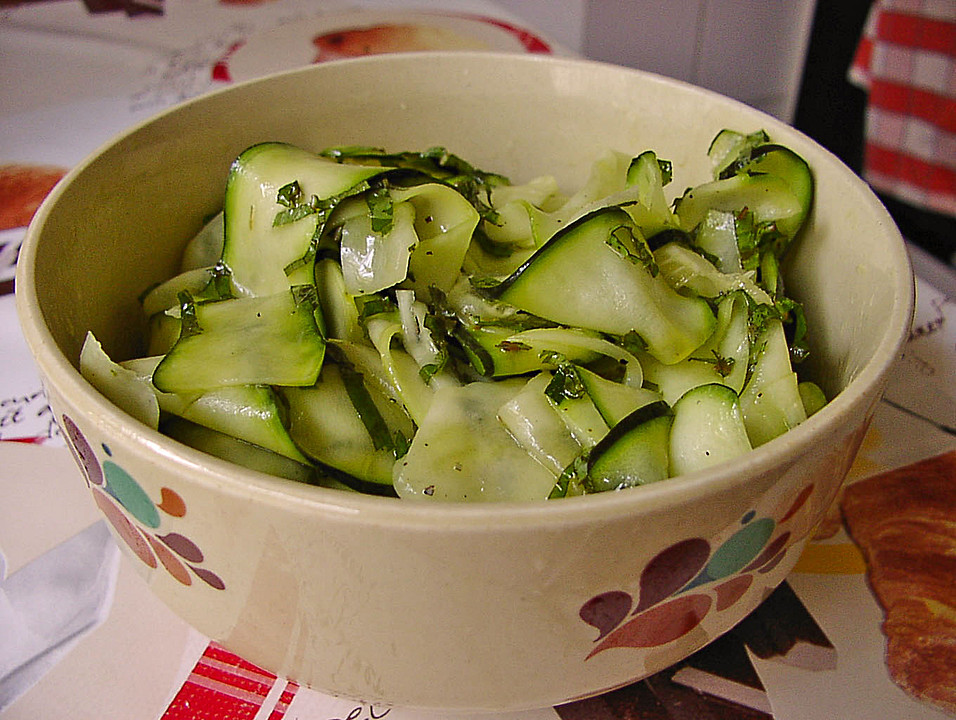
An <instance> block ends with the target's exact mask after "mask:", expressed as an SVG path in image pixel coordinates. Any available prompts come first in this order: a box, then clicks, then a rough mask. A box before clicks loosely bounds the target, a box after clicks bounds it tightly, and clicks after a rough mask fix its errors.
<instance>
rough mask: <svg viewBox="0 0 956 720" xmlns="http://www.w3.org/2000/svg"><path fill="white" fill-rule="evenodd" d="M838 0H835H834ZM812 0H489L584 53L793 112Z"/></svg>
mask: <svg viewBox="0 0 956 720" xmlns="http://www.w3.org/2000/svg"><path fill="white" fill-rule="evenodd" d="M837 1H838V0H837ZM815 3H816V0H495V4H497V5H499V6H501V7H502V8H504V9H506V10H507V11H508V12H510V13H512V14H514V15H515V17H517V18H520V19H522V20H524V21H525V22H526V24H527V25H528V26H529V27H530V28H531V29H535V30H538V31H540V32H541V33H543V34H545V35H547V36H549V37H550V38H551V39H552V40H554V41H555V42H557V43H559V44H561V45H563V46H564V47H566V48H568V49H569V50H572V51H574V52H577V53H580V54H581V55H585V56H587V57H590V58H593V59H596V60H604V61H607V62H614V63H618V64H621V65H627V66H630V67H635V68H640V69H642V70H649V71H651V72H657V73H661V74H663V75H668V76H670V77H675V78H678V79H680V80H686V81H688V82H691V83H694V84H696V85H702V86H704V87H707V88H710V89H712V90H716V91H718V92H720V93H723V94H725V95H729V96H731V97H734V98H737V99H738V100H742V101H744V102H746V103H748V104H750V105H753V106H755V107H757V108H760V109H761V110H764V111H766V112H769V113H771V114H772V115H775V116H777V117H779V118H781V119H782V120H784V121H786V122H790V121H792V119H793V113H794V109H795V107H796V101H797V94H798V92H799V88H800V78H801V76H802V72H803V62H804V57H805V55H806V48H807V42H808V40H809V34H810V27H811V24H812V20H813V12H814V8H815Z"/></svg>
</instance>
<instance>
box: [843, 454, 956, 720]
mask: <svg viewBox="0 0 956 720" xmlns="http://www.w3.org/2000/svg"><path fill="white" fill-rule="evenodd" d="M842 509H843V516H844V521H845V523H846V527H847V530H848V531H849V533H850V535H851V536H852V537H853V540H854V541H855V542H856V543H857V545H859V547H860V550H861V551H862V552H863V555H864V557H865V558H866V563H867V579H868V580H869V583H870V586H871V588H872V589H873V593H874V594H875V595H876V598H877V600H878V601H879V603H880V605H881V606H882V607H883V610H884V613H885V616H884V621H883V633H884V634H885V635H886V638H887V647H886V664H887V668H888V670H889V672H890V676H891V677H892V678H893V680H894V682H896V684H897V685H899V686H900V687H901V688H902V689H903V690H905V691H906V692H908V693H909V694H910V695H912V696H914V697H916V698H918V699H920V700H923V701H925V702H927V703H932V704H934V705H936V706H938V707H940V708H942V709H944V710H947V711H948V712H951V713H956V451H951V452H948V453H945V454H943V455H939V456H936V457H933V458H929V459H926V460H923V461H920V462H918V463H915V464H913V465H908V466H906V467H903V468H899V469H896V470H891V471H889V472H886V473H882V474H880V475H876V476H874V477H871V478H868V479H866V480H862V481H860V482H857V483H853V484H851V485H850V486H849V487H847V489H846V492H845V494H844V497H843V501H842Z"/></svg>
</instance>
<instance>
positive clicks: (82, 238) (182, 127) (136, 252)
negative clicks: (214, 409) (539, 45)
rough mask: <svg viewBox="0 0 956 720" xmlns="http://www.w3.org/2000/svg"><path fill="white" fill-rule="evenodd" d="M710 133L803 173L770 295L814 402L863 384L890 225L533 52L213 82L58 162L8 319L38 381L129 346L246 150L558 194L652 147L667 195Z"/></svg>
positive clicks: (822, 155)
mask: <svg viewBox="0 0 956 720" xmlns="http://www.w3.org/2000/svg"><path fill="white" fill-rule="evenodd" d="M725 127H730V128H734V129H738V130H742V131H747V132H750V131H753V130H756V129H758V128H764V129H766V130H767V131H768V132H769V133H770V135H771V137H772V138H773V139H774V140H776V141H779V142H781V143H783V144H786V145H789V146H790V147H792V148H793V149H794V150H795V151H796V152H798V153H800V154H801V155H803V156H804V157H805V159H806V160H807V161H808V162H809V163H810V166H811V168H812V169H813V171H814V174H815V179H816V206H815V208H814V211H813V214H812V215H811V218H810V221H809V225H808V227H807V228H806V229H805V231H804V232H803V234H802V236H801V237H800V238H799V239H798V241H797V243H796V244H795V246H794V247H793V248H792V252H791V254H790V256H789V257H788V267H787V278H788V282H789V289H790V291H791V292H792V294H793V295H794V296H795V297H796V298H797V299H798V300H800V301H802V302H803V303H804V304H805V307H806V311H807V315H808V319H809V323H810V327H811V332H812V344H813V345H812V347H813V352H814V355H813V359H812V361H811V362H812V371H813V375H814V379H816V380H817V381H818V382H819V383H820V384H821V385H822V386H823V387H824V389H825V390H826V392H827V394H828V395H829V396H831V397H833V396H835V395H837V394H839V393H842V395H844V396H845V395H852V394H853V393H855V392H857V391H856V390H855V389H854V388H856V387H857V385H860V386H861V390H863V389H871V387H870V386H871V385H872V383H873V382H875V381H876V380H877V378H878V377H879V376H881V375H882V374H883V372H884V371H885V369H886V367H887V366H888V365H889V364H890V363H892V362H893V360H894V359H895V358H896V356H897V354H898V352H899V347H900V343H901V342H902V338H903V337H904V333H905V328H906V327H907V326H908V321H909V312H910V311H911V303H912V277H911V272H910V269H909V265H908V260H907V256H906V252H905V248H904V247H903V244H902V242H901V239H900V237H899V233H898V231H897V230H896V228H895V226H894V225H893V223H892V221H891V220H890V218H889V216H888V214H887V213H886V212H885V210H884V209H883V208H882V206H881V205H880V204H879V203H878V202H877V200H876V199H875V197H874V196H873V195H872V193H871V192H870V191H869V190H868V189H867V187H866V186H865V185H864V184H863V183H862V182H861V181H860V180H859V179H858V178H856V177H855V176H854V175H853V174H852V173H851V172H850V171H849V170H848V169H847V168H846V167H845V166H843V165H842V164H841V163H840V162H839V161H838V160H836V159H835V158H834V157H833V156H832V155H830V154H829V153H827V152H826V151H825V150H823V149H821V148H820V147H819V146H817V145H816V144H814V143H813V142H811V141H810V140H809V139H807V138H806V137H804V136H803V135H801V134H800V133H798V132H797V131H795V130H793V129H792V128H789V127H787V126H785V125H783V124H781V123H779V122H778V121H776V120H774V119H773V118H771V117H769V116H767V115H764V114H762V113H759V112H758V111H756V110H753V109H751V108H748V107H746V106H744V105H742V104H739V103H737V102H734V101H731V100H728V99H726V98H723V97H720V96H717V95H715V94H712V93H709V92H706V91H703V90H700V89H697V88H693V87H690V86H688V85H684V84H681V83H678V82H675V81H671V80H667V79H663V78H660V77H657V76H653V75H648V74H644V73H640V72H638V71H632V70H626V69H622V68H617V67H613V66H609V65H603V64H598V63H591V62H584V61H575V60H562V59H554V58H541V57H533V56H508V55H495V54H488V53H478V54H474V55H471V54H467V53H451V54H429V55H423V54H413V55H407V56H401V55H396V56H389V57H387V58H382V57H379V58H368V59H361V60H352V61H344V62H340V63H329V64H325V65H321V66H315V67H310V68H306V69H302V70H297V71H293V72H290V73H284V74H281V75H278V76H274V77H272V78H268V79H265V80H259V81H252V82H250V83H246V84H241V85H237V86H234V87H231V88H228V89H226V90H223V91H220V92H217V93H214V94H211V95H209V96H205V97H203V98H200V99H198V100H194V101H191V102H188V103H186V104H184V105H182V106H179V107H177V108H174V109H172V110H171V111H168V112H166V113H164V114H162V115H160V116H158V117H157V118H155V119H153V120H151V121H149V122H147V123H145V124H143V125H142V126H140V127H138V128H135V129H133V130H132V131H130V132H129V133H127V134H126V135H124V136H122V137H121V138H119V139H118V140H116V141H115V142H113V143H112V144H110V145H108V146H106V147H105V148H103V149H101V151H99V152H98V153H96V154H94V155H93V156H91V158H90V159H89V160H87V161H86V162H85V163H84V164H82V165H81V166H79V167H78V168H76V169H75V170H74V171H73V172H72V173H71V174H70V175H69V176H68V178H67V180H66V181H65V182H63V183H61V185H60V187H58V188H57V190H55V191H54V193H53V194H52V195H51V197H50V199H49V200H48V201H47V203H46V204H45V205H44V206H43V208H42V209H41V210H40V212H39V213H38V214H37V217H36V220H35V222H34V224H33V226H32V227H31V230H30V232H29V235H28V240H27V243H26V246H25V248H24V252H23V256H22V261H21V268H20V274H19V276H18V278H17V288H18V295H22V297H21V298H20V300H19V306H20V309H21V315H22V318H23V323H24V327H25V330H26V332H27V335H28V338H29V337H35V338H39V337H41V336H42V339H41V340H40V341H37V342H33V345H34V349H35V352H37V354H38V356H39V360H40V362H41V365H44V371H45V372H46V373H48V374H49V373H50V372H51V371H56V372H59V373H61V374H62V373H72V374H73V376H74V379H75V378H76V377H78V376H76V373H75V371H74V370H72V369H71V368H70V366H71V365H72V366H74V367H75V366H76V364H77V358H78V355H79V350H80V347H81V344H82V341H83V337H84V335H85V333H86V332H87V330H92V331H93V332H94V333H95V334H96V335H97V337H98V338H99V339H100V340H101V341H102V342H103V345H104V347H105V349H106V350H107V351H108V352H109V353H110V354H111V355H112V356H114V357H116V358H125V357H131V356H135V355H137V354H140V353H142V351H143V348H142V346H141V344H140V340H139V338H140V336H141V333H139V332H138V331H133V332H131V328H134V329H139V328H141V325H142V322H143V321H142V318H141V317H140V312H139V307H138V300H137V298H138V296H139V295H140V293H142V292H143V290H144V289H146V288H148V287H149V286H150V285H151V284H153V283H156V282H158V281H160V280H162V279H164V278H166V277H168V276H170V275H171V274H172V273H173V272H174V269H175V267H176V265H177V262H178V259H179V255H180V252H181V250H182V247H183V245H184V244H185V241H186V240H187V239H188V238H189V237H190V236H191V235H192V234H194V233H195V232H196V231H197V230H198V229H199V227H200V226H201V225H202V223H203V220H204V218H205V217H207V216H208V215H209V214H211V213H213V212H215V211H217V210H218V209H219V208H220V207H221V202H222V193H223V186H224V182H225V178H226V174H227V172H228V169H229V165H230V163H231V161H232V159H233V158H234V157H235V156H236V155H238V154H239V153H240V152H241V151H242V150H243V149H245V148H246V147H248V146H249V145H251V144H253V143H256V142H261V141H264V140H280V141H286V142H291V143H294V144H298V145H301V146H304V147H307V148H311V149H315V150H318V149H321V148H324V147H327V146H330V145H349V144H363V145H376V146H382V147H385V148H387V149H390V150H406V149H418V150H421V149H425V148H427V147H431V146H436V145H440V146H444V147H446V148H448V149H449V150H450V151H452V152H454V153H456V154H459V155H461V156H463V157H465V158H466V159H468V160H470V161H471V162H473V163H474V164H475V165H477V166H479V167H481V168H483V169H486V170H494V171H498V172H502V173H504V174H506V175H509V176H510V177H511V178H512V179H513V180H515V181H524V180H528V179H530V178H531V177H534V176H536V175H539V174H553V175H554V176H556V178H557V179H558V182H559V184H561V185H562V186H564V187H565V188H566V189H567V188H574V187H576V186H577V185H579V184H580V183H581V182H583V180H584V178H585V176H586V174H587V171H588V168H589V167H590V164H591V162H592V161H593V159H594V158H595V157H596V156H597V155H598V154H599V153H600V152H601V151H602V150H604V149H606V148H614V149H616V150H621V151H625V152H630V153H634V154H635V155H636V154H638V153H639V152H641V151H643V150H645V149H653V150H655V151H656V152H657V154H658V156H659V157H662V158H666V159H669V160H671V161H672V162H673V167H674V180H673V182H672V184H671V185H670V186H669V187H668V190H669V191H670V192H671V194H672V195H673V196H676V195H679V194H680V193H681V192H682V191H683V189H684V188H685V187H687V186H689V185H692V184H696V183H699V182H702V181H705V180H707V179H709V172H710V171H709V165H708V160H707V157H706V151H707V148H708V145H709V143H710V140H711V139H712V138H713V136H714V135H715V134H716V133H717V132H718V131H719V130H720V129H722V128H725ZM43 339H45V342H44V341H43ZM854 378H860V382H858V383H853V384H851V380H853V379H854ZM79 382H82V381H79ZM851 400H852V398H847V399H846V400H845V401H844V400H841V402H850V401H851ZM97 402H101V403H105V400H102V399H101V398H100V399H99V400H98V401H97ZM832 412H838V410H837V411H832ZM821 422H822V421H821ZM771 445H772V443H771Z"/></svg>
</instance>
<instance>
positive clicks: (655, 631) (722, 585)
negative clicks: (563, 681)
mask: <svg viewBox="0 0 956 720" xmlns="http://www.w3.org/2000/svg"><path fill="white" fill-rule="evenodd" d="M814 489H815V486H814V484H813V483H811V484H810V485H808V486H807V487H805V488H803V489H802V490H801V491H800V492H799V493H797V495H796V497H795V498H794V499H793V500H792V501H791V502H789V503H786V504H783V505H782V506H780V507H779V509H778V513H779V517H777V518H774V517H769V516H760V515H758V513H757V512H756V511H755V510H750V511H748V512H747V513H745V514H744V515H743V517H742V518H741V520H740V527H739V528H737V529H733V530H732V532H731V533H730V535H729V537H727V538H726V539H725V540H723V542H721V543H720V544H719V545H718V546H717V547H713V546H712V545H711V543H710V542H709V541H708V540H706V539H704V538H699V537H692V538H687V539H686V540H681V541H680V542H677V543H674V544H673V545H671V546H670V547H668V548H666V549H665V550H662V551H661V552H660V553H658V554H657V555H656V556H655V557H654V558H653V559H652V560H651V561H650V562H649V563H648V564H647V565H646V566H645V567H644V569H643V570H642V571H641V574H640V578H639V583H638V585H639V595H638V602H637V603H636V605H635V602H634V598H633V597H632V596H631V594H630V593H628V592H626V591H624V590H610V591H608V592H604V593H601V594H600V595H595V596H594V597H592V598H591V599H590V600H588V601H587V602H585V603H584V604H583V605H582V606H581V609H580V611H579V615H580V617H581V619H582V620H583V621H584V622H585V623H587V624H588V625H591V626H592V627H594V628H596V629H597V631H598V636H597V638H596V639H595V640H594V642H595V643H596V645H595V646H594V647H593V648H592V649H591V651H590V652H589V653H588V656H587V658H585V659H589V658H592V657H594V656H595V655H597V654H598V653H601V652H603V651H605V650H608V649H610V648H615V647H631V648H651V647H659V646H661V645H666V644H668V643H670V642H673V641H675V640H678V639H680V638H682V637H684V636H685V635H687V634H688V633H689V632H691V631H692V630H694V628H696V627H698V626H699V625H700V624H701V623H702V622H703V621H704V618H705V617H707V615H708V614H709V613H710V612H723V611H725V610H727V609H729V608H731V607H733V606H734V605H735V604H736V603H737V602H738V601H740V600H741V599H742V598H743V596H744V595H745V594H746V592H747V590H749V589H750V587H751V585H753V579H754V576H755V574H758V573H760V574H763V573H768V572H770V571H771V570H773V569H774V568H775V567H776V566H777V564H778V563H779V562H780V561H781V560H782V559H783V557H784V555H785V553H786V550H787V548H788V547H790V546H791V545H792V544H793V543H794V542H796V541H798V540H800V539H802V537H803V536H805V534H806V532H807V530H808V528H807V527H806V524H805V523H797V522H794V521H795V519H796V518H798V516H800V515H801V514H802V513H803V512H804V511H805V509H806V508H807V506H808V501H809V500H810V498H811V496H812V495H813V493H814Z"/></svg>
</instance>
